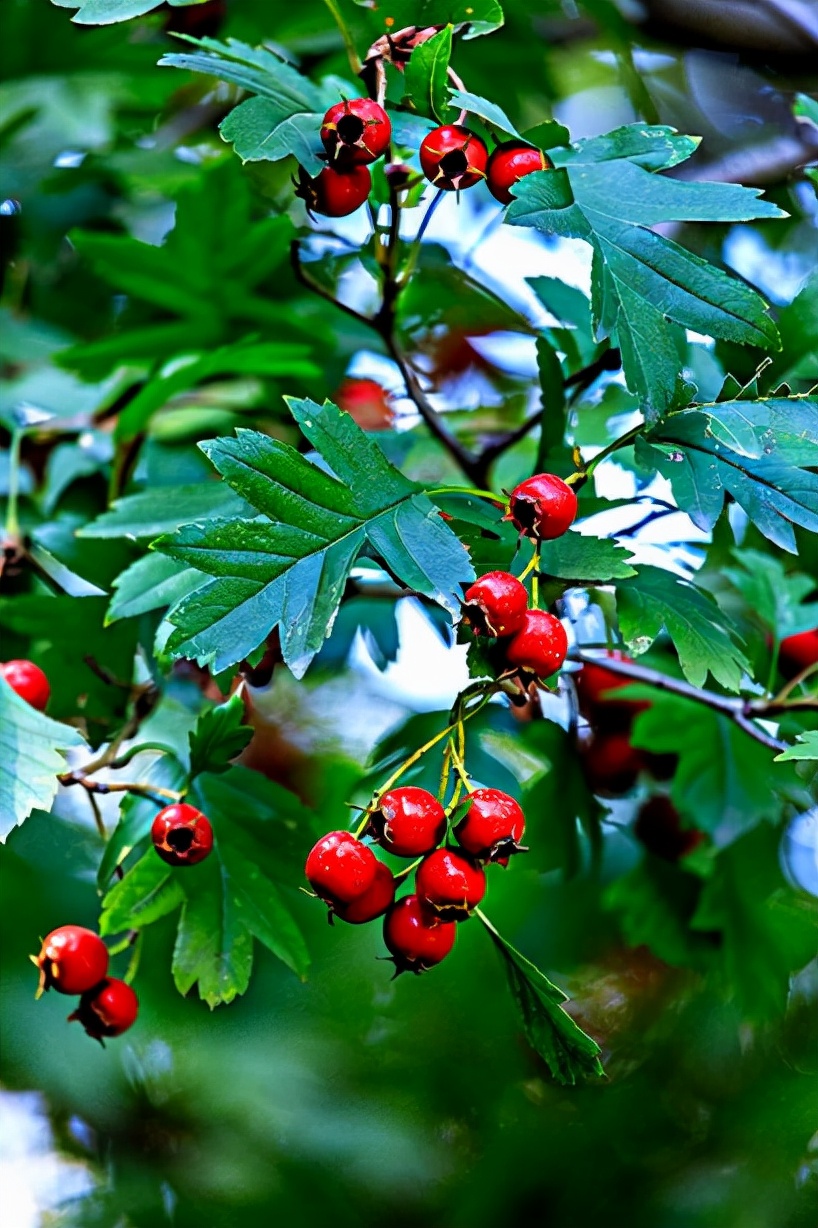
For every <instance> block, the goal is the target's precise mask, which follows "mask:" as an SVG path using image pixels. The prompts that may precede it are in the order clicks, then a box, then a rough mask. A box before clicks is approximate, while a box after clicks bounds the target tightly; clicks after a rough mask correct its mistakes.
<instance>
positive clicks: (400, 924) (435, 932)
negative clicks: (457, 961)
mask: <svg viewBox="0 0 818 1228" xmlns="http://www.w3.org/2000/svg"><path fill="white" fill-rule="evenodd" d="M456 937H457V926H456V925H455V924H454V922H452V921H442V920H440V919H439V918H438V917H436V916H435V915H434V913H432V912H431V911H430V910H429V909H428V908H427V907H426V906H425V905H424V904H423V902H422V901H421V900H420V899H418V897H417V896H416V895H405V896H404V897H403V899H401V900H398V902H397V903H396V904H394V905H393V906H392V908H390V909H389V912H388V913H387V914H386V917H385V919H384V923H383V940H384V942H385V943H386V946H387V949H388V950H389V952H390V954H391V956H392V962H393V963H394V965H395V976H398V975H399V974H400V973H401V972H414V973H416V974H417V973H421V972H426V970H427V969H428V968H432V967H434V965H435V964H439V963H440V961H441V960H443V959H445V958H446V956H447V955H448V954H449V952H450V951H451V949H452V947H453V946H454V942H455V938H456Z"/></svg>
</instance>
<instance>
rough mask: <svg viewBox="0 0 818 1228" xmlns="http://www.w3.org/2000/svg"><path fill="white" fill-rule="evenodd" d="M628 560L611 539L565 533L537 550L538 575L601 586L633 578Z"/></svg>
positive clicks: (632, 570)
mask: <svg viewBox="0 0 818 1228" xmlns="http://www.w3.org/2000/svg"><path fill="white" fill-rule="evenodd" d="M631 557H632V556H631V555H630V554H629V553H628V551H627V550H626V549H625V548H624V547H623V546H620V545H619V544H618V543H617V542H615V541H613V540H612V539H611V538H604V537H591V536H590V535H588V536H586V535H585V534H583V533H575V532H569V533H565V534H564V535H563V536H562V537H559V538H557V539H556V540H554V541H549V542H543V543H542V546H541V548H540V572H541V573H542V574H543V575H546V576H556V577H557V579H560V580H576V581H577V582H579V583H583V582H588V583H604V582H605V581H607V580H624V579H627V578H628V577H630V576H635V575H636V570H635V569H634V568H633V567H631V565H630V561H629V560H630V558H631Z"/></svg>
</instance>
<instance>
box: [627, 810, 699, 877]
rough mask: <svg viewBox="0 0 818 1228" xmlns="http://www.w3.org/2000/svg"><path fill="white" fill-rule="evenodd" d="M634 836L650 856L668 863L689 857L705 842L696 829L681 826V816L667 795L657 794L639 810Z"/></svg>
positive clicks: (634, 826)
mask: <svg viewBox="0 0 818 1228" xmlns="http://www.w3.org/2000/svg"><path fill="white" fill-rule="evenodd" d="M633 834H634V835H635V836H636V838H637V840H639V841H640V843H642V844H644V846H645V848H646V849H647V850H648V852H649V853H653V854H654V856H656V857H662V858H663V859H664V860H665V861H678V860H679V859H680V858H681V857H686V856H687V854H688V853H692V852H693V850H694V849H695V848H697V847H698V846H699V845H700V844H701V842H702V840H703V839H704V835H703V833H702V832H700V831H699V830H698V829H697V828H695V827H683V826H682V816H681V815H680V814H679V811H678V810H677V809H676V807H675V806H674V805H673V802H672V801H671V800H670V798H669V797H665V796H664V794H657V796H656V797H651V798H649V799H648V800H647V801H646V802H645V803H644V805H642V806H640V808H639V813H638V814H637V816H636V822H635V823H634V825H633Z"/></svg>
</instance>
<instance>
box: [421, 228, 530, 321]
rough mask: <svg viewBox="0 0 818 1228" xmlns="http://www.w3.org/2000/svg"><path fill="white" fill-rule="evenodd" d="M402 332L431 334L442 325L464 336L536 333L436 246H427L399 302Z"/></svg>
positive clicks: (432, 244) (424, 247) (441, 248)
mask: <svg viewBox="0 0 818 1228" xmlns="http://www.w3.org/2000/svg"><path fill="white" fill-rule="evenodd" d="M399 323H400V327H401V330H402V331H404V332H406V333H409V334H414V333H421V332H423V333H428V332H430V331H431V330H432V329H434V328H435V327H437V326H438V325H440V324H445V325H446V328H447V329H450V330H452V331H455V332H456V331H461V332H464V333H469V332H472V333H483V332H496V331H500V330H504V331H508V332H514V333H526V334H528V335H531V334H533V333H534V332H535V329H533V328H532V326H531V324H530V323H529V321H528V320H527V319H526V318H525V317H524V316H522V315H520V314H519V312H517V311H515V310H514V309H513V308H512V307H509V305H508V304H507V303H506V302H505V301H504V300H503V299H502V298H500V296H499V295H497V294H495V293H494V291H493V290H491V289H489V287H488V286H484V285H482V284H481V283H480V282H478V281H476V280H475V279H474V278H473V277H471V276H470V275H469V274H468V273H466V272H465V271H464V270H463V269H459V268H457V266H456V265H454V264H452V258H451V255H450V254H449V252H447V251H446V249H445V248H444V247H441V246H439V244H437V243H428V244H427V243H424V244H423V247H422V249H421V255H420V258H419V261H418V269H417V273H416V274H415V276H413V277H412V278H410V280H409V284H408V285H407V287H406V289H405V290H404V291H403V293H402V294H401V297H400V302H399Z"/></svg>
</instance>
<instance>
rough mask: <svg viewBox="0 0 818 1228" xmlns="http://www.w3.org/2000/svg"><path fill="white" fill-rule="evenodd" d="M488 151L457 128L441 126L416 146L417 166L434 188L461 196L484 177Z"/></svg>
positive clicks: (483, 144)
mask: <svg viewBox="0 0 818 1228" xmlns="http://www.w3.org/2000/svg"><path fill="white" fill-rule="evenodd" d="M488 156H489V151H488V149H487V148H486V146H485V143H484V142H483V141H481V140H480V137H479V136H475V134H474V133H473V132H470V131H469V129H468V128H463V127H462V126H461V125H460V124H444V125H443V127H442V128H435V129H433V130H432V131H431V132H429V133H427V134H426V136H425V137H424V138H423V140H422V141H421V145H420V165H421V167H422V168H423V173H424V175H425V176H426V178H427V179H428V180H430V182H431V183H433V184H434V186H435V187H436V188H443V189H444V191H446V192H461V191H462V190H463V189H464V188H470V187H472V185H473V184H475V183H479V182H480V180H481V179H485V177H486V164H487V163H488Z"/></svg>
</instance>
